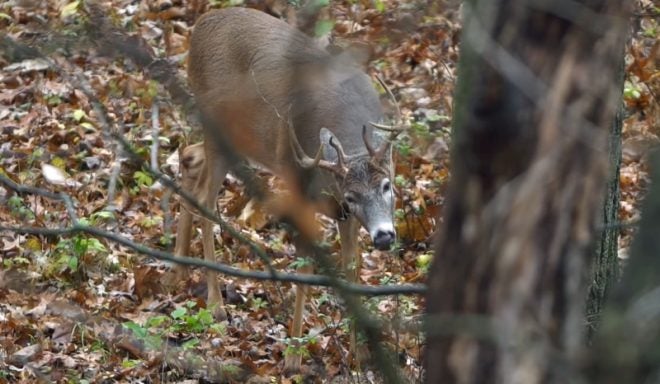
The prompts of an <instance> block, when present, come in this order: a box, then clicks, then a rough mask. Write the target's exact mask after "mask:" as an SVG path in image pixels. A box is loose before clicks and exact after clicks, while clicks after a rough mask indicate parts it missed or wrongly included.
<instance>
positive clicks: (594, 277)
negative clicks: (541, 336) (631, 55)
mask: <svg viewBox="0 0 660 384" xmlns="http://www.w3.org/2000/svg"><path fill="white" fill-rule="evenodd" d="M623 64H624V63H623V52H622V53H621V57H620V60H619V74H618V81H619V89H623V79H624V74H625V72H624V65H623ZM622 126H623V105H619V110H618V112H617V114H616V118H615V119H614V123H613V124H612V130H611V133H610V145H609V147H610V149H609V157H610V167H611V168H610V176H609V179H608V181H607V188H606V196H605V204H604V205H603V216H602V220H603V224H602V225H603V230H602V231H601V232H600V236H599V239H598V243H597V244H596V250H595V255H594V261H593V265H592V272H591V282H590V284H589V292H588V296H587V310H586V315H587V332H588V337H589V339H591V337H592V335H593V333H594V332H595V331H596V329H597V328H598V325H599V324H600V314H601V312H602V308H603V306H604V304H605V299H606V298H607V296H608V294H609V292H610V290H611V289H612V286H613V285H614V284H616V282H617V279H618V277H619V259H618V250H619V232H620V228H619V226H618V225H616V224H617V223H618V216H619V199H620V193H621V191H620V190H619V174H620V170H621V128H622Z"/></svg>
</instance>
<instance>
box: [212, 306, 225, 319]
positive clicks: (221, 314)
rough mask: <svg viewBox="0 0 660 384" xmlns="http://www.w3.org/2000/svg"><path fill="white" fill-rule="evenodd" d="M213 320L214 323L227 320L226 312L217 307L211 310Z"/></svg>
mask: <svg viewBox="0 0 660 384" xmlns="http://www.w3.org/2000/svg"><path fill="white" fill-rule="evenodd" d="M213 318H214V319H215V320H216V321H224V320H227V319H228V318H229V317H228V316H227V311H226V310H225V309H224V308H222V307H221V306H219V305H218V306H216V307H215V309H214V310H213Z"/></svg>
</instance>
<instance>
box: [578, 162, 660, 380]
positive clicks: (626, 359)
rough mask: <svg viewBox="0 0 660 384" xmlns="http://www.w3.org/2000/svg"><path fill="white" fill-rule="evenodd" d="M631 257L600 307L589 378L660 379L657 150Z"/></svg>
mask: <svg viewBox="0 0 660 384" xmlns="http://www.w3.org/2000/svg"><path fill="white" fill-rule="evenodd" d="M651 165H652V174H651V180H652V184H651V188H650V190H649V191H648V194H647V196H646V198H645V201H644V204H643V206H642V219H641V222H640V224H639V229H638V231H637V234H636V236H635V239H634V241H633V244H632V246H631V248H630V259H629V261H628V265H627V266H626V270H625V272H624V274H623V278H622V279H621V283H620V284H618V285H617V286H616V288H615V289H614V290H613V291H614V292H613V294H612V295H611V297H610V298H609V300H608V301H607V303H606V306H605V308H604V310H603V320H602V326H601V327H600V328H599V329H598V332H597V333H596V336H595V339H594V346H593V350H592V353H591V354H590V356H589V364H588V369H587V373H586V374H585V376H587V377H589V378H590V379H591V382H593V383H599V384H608V383H612V384H615V383H658V382H660V258H658V255H660V236H658V234H659V233H660V154H658V153H655V154H654V155H653V157H652V160H651Z"/></svg>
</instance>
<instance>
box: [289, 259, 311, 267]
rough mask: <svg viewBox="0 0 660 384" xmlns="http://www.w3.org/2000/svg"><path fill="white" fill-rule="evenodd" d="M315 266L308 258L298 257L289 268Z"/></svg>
mask: <svg viewBox="0 0 660 384" xmlns="http://www.w3.org/2000/svg"><path fill="white" fill-rule="evenodd" d="M310 265H313V262H312V259H310V258H308V257H297V258H296V259H295V260H294V261H293V262H292V263H291V264H289V266H290V267H291V268H294V269H300V268H302V267H307V266H310Z"/></svg>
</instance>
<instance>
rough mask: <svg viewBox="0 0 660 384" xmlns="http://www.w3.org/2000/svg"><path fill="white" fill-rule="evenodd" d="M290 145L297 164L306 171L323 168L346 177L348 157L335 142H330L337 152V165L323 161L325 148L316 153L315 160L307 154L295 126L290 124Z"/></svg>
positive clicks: (320, 148) (321, 147)
mask: <svg viewBox="0 0 660 384" xmlns="http://www.w3.org/2000/svg"><path fill="white" fill-rule="evenodd" d="M288 125H289V143H290V145H291V150H292V151H293V155H294V157H295V158H296V162H297V163H298V165H300V166H301V167H302V168H304V169H312V168H316V167H319V168H323V169H326V170H328V171H331V172H333V173H335V174H337V175H339V176H340V177H344V176H346V172H347V171H348V168H346V155H345V154H344V150H343V149H342V148H341V146H340V145H338V144H336V143H335V142H334V140H331V141H330V145H332V147H333V148H334V149H335V151H337V157H338V159H339V160H338V161H337V163H333V162H330V161H327V160H322V159H321V157H323V146H320V147H319V150H318V151H316V155H315V156H314V158H311V157H309V156H308V155H307V153H305V150H304V149H303V148H302V146H301V145H300V142H299V141H298V136H297V135H296V132H295V131H294V130H293V124H291V123H289V124H288Z"/></svg>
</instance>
